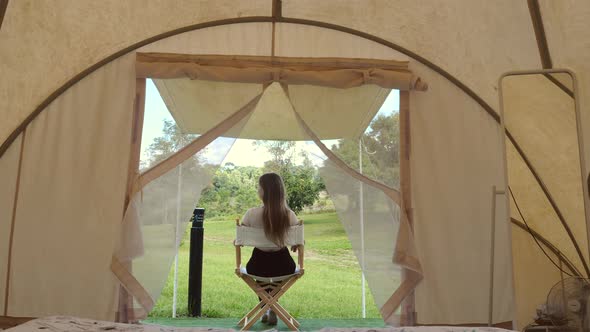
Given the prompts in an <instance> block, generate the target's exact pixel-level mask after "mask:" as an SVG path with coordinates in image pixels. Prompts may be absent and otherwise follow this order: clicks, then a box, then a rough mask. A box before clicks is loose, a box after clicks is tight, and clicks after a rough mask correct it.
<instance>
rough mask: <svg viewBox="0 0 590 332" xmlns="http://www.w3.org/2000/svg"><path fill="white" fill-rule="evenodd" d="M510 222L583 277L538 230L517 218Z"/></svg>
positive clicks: (511, 219)
mask: <svg viewBox="0 0 590 332" xmlns="http://www.w3.org/2000/svg"><path fill="white" fill-rule="evenodd" d="M510 222H511V223H512V224H513V225H515V226H516V227H518V228H520V229H522V230H523V231H525V232H528V233H529V234H531V236H533V237H535V238H536V239H537V240H538V241H539V242H540V243H542V244H543V245H544V246H545V247H546V248H547V249H549V250H550V251H551V253H553V254H554V255H555V256H556V257H557V258H559V260H560V261H562V262H563V264H565V266H566V267H567V268H568V269H569V270H570V271H571V272H572V273H573V274H574V275H576V276H577V277H582V274H581V273H580V271H578V269H577V268H576V267H575V266H573V265H572V264H571V262H570V261H569V259H568V258H567V257H566V256H565V255H564V254H563V253H562V252H561V251H559V249H557V247H556V246H555V245H553V243H551V241H549V240H547V239H546V238H545V237H543V236H542V235H541V234H539V232H537V231H536V230H534V229H533V228H532V227H530V226H529V227H527V225H526V224H525V223H523V222H522V221H520V220H518V219H515V218H512V217H511V218H510Z"/></svg>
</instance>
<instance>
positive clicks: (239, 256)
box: [234, 244, 242, 270]
mask: <svg viewBox="0 0 590 332" xmlns="http://www.w3.org/2000/svg"><path fill="white" fill-rule="evenodd" d="M234 246H235V247H236V269H238V270H239V269H240V266H242V247H241V246H239V245H235V244H234Z"/></svg>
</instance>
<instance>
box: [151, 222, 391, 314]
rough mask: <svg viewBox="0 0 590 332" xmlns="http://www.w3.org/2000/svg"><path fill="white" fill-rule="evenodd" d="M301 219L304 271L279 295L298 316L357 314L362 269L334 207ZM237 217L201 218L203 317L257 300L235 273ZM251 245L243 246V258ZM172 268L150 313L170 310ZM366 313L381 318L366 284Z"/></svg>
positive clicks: (182, 302) (185, 254)
mask: <svg viewBox="0 0 590 332" xmlns="http://www.w3.org/2000/svg"><path fill="white" fill-rule="evenodd" d="M301 219H303V220H304V221H305V238H306V246H305V254H306V255H305V256H306V257H305V275H304V276H303V278H302V279H301V280H299V281H298V282H297V283H296V284H295V285H294V286H293V287H292V288H291V289H290V290H289V292H287V294H286V295H284V296H283V297H282V298H281V304H282V305H283V306H284V307H285V308H286V309H287V310H289V312H290V313H291V314H293V315H294V316H295V317H297V318H302V319H310V318H312V319H319V318H321V319H330V318H337V319H344V318H360V317H361V271H360V269H359V266H358V262H357V260H356V258H355V256H354V253H353V251H352V248H351V246H350V242H349V241H348V238H347V236H346V233H345V232H344V229H343V228H342V225H341V224H340V222H339V221H338V219H337V216H336V214H335V213H324V214H312V215H303V216H301ZM234 237H235V221H234V220H228V219H218V220H210V219H206V220H205V246H204V259H203V261H204V263H203V298H202V305H203V308H202V311H203V315H204V316H205V317H209V318H228V317H232V318H235V317H241V316H243V315H244V314H245V313H246V312H248V311H249V310H250V309H251V308H252V307H253V306H254V305H255V304H256V303H257V301H258V299H257V297H256V296H255V295H254V293H253V292H252V291H251V290H250V289H249V288H248V287H247V286H246V284H245V283H244V282H243V281H242V280H241V279H239V278H238V277H237V276H236V275H235V274H234V268H235V250H234V247H233V245H232V241H233V239H234ZM188 245H189V241H188V238H187V239H185V240H184V241H183V244H181V247H180V251H179V278H178V280H179V282H178V302H177V303H178V304H177V316H178V317H185V316H187V312H188V311H187V297H188V296H187V289H188V259H189V248H188ZM250 252H251V249H248V248H244V249H243V250H242V262H243V264H245V263H246V262H247V261H248V258H249V256H250ZM173 273H174V271H173V269H172V270H171V271H170V275H169V277H168V281H167V283H166V286H165V287H164V290H163V291H162V295H161V296H160V298H159V300H158V302H157V303H156V306H155V308H154V310H153V311H152V312H151V313H150V318H152V319H154V318H155V319H157V318H165V317H171V315H172V294H173ZM366 293H367V294H366V295H367V318H380V315H379V312H378V310H377V308H376V306H375V304H374V302H373V297H372V296H371V294H370V291H369V288H368V287H367V288H366Z"/></svg>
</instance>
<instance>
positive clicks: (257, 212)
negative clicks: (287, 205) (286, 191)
mask: <svg viewBox="0 0 590 332" xmlns="http://www.w3.org/2000/svg"><path fill="white" fill-rule="evenodd" d="M263 211H264V208H263V207H262V206H259V207H255V208H251V209H249V210H248V211H246V213H245V214H244V217H243V218H242V225H244V226H250V227H256V228H264V221H263V218H262V212H263ZM289 224H290V225H291V226H295V225H299V219H297V216H296V215H295V212H293V211H291V210H290V209H289Z"/></svg>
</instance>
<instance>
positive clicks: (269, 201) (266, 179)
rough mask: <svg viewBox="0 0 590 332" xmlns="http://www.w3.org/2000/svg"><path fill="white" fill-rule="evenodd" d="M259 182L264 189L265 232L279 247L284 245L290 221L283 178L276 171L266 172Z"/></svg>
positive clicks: (263, 219)
mask: <svg viewBox="0 0 590 332" xmlns="http://www.w3.org/2000/svg"><path fill="white" fill-rule="evenodd" d="M258 184H259V185H260V188H262V191H263V194H262V202H263V203H264V209H263V212H262V224H263V226H264V234H266V237H267V238H268V239H269V240H271V241H272V242H274V243H275V244H276V245H278V246H279V247H284V246H285V239H286V237H287V231H288V230H289V225H290V223H289V208H288V207H287V202H286V199H285V185H284V184H283V179H281V177H280V176H279V175H278V174H276V173H266V174H263V175H262V176H261V177H260V179H258Z"/></svg>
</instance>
